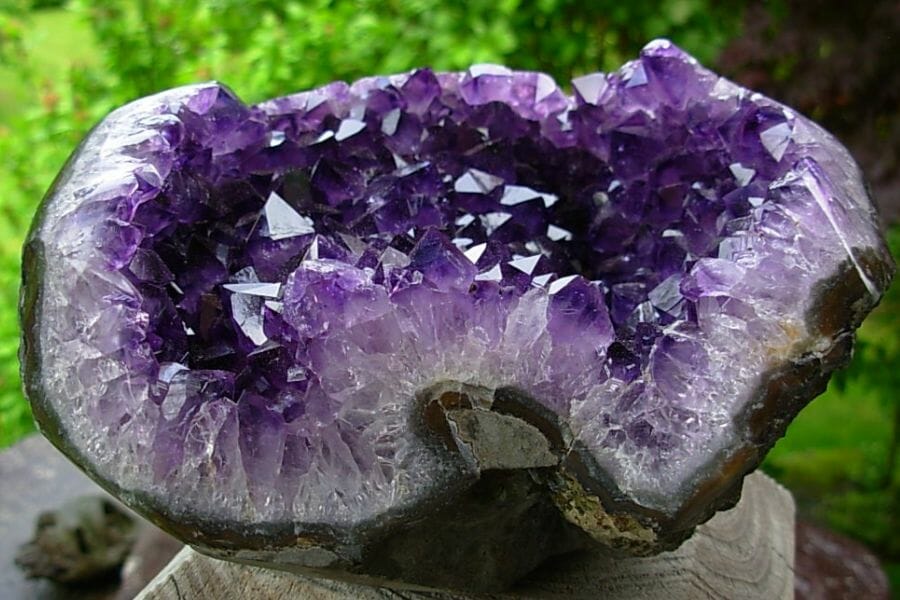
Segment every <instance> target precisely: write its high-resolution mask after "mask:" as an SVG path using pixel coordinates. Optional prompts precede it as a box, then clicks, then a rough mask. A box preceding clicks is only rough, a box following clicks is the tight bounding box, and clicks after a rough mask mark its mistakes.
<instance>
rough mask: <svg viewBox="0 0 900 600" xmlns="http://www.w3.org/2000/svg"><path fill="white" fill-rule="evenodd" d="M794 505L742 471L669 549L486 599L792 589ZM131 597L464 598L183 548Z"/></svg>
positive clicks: (672, 597) (736, 594) (764, 593)
mask: <svg viewBox="0 0 900 600" xmlns="http://www.w3.org/2000/svg"><path fill="white" fill-rule="evenodd" d="M793 562H794V503H793V499H792V498H791V495H790V494H789V493H788V492H787V491H786V490H785V489H784V488H782V487H781V486H779V485H778V484H777V483H775V482H774V481H772V480H771V479H770V478H768V477H767V476H765V475H763V474H761V473H755V474H753V475H751V476H750V477H748V478H747V480H746V482H745V484H744V493H743V498H742V499H741V502H740V503H739V504H738V505H737V506H736V507H735V508H734V509H732V510H730V511H727V512H723V513H719V514H718V515H716V516H715V517H714V518H713V519H711V520H710V521H709V522H708V523H706V524H705V525H702V526H701V527H700V528H698V531H697V533H696V534H695V535H694V536H693V537H692V538H691V539H690V540H688V541H687V542H686V543H685V544H684V545H682V546H681V548H679V549H678V550H676V551H675V552H668V553H665V554H662V555H659V556H656V557H653V558H634V559H625V560H611V559H609V558H605V557H602V556H598V555H593V554H582V555H573V556H566V557H560V558H558V559H556V560H554V561H553V562H552V563H551V564H548V565H546V566H545V567H543V568H541V569H539V570H538V571H536V572H535V573H534V574H533V575H532V576H531V577H530V578H529V579H528V580H527V581H524V582H523V583H522V584H521V585H520V586H519V587H518V588H517V589H515V590H513V591H510V592H508V593H505V594H500V595H491V596H482V598H492V599H498V600H499V599H512V598H545V599H552V600H563V599H576V600H588V599H594V598H604V599H609V600H613V599H615V600H626V599H628V600H632V599H633V600H638V599H641V600H654V599H660V600H687V599H690V600H696V599H701V598H722V599H728V600H742V599H747V600H751V599H752V600H758V599H760V598H765V599H790V598H793V597H794V572H793ZM138 598H140V600H228V599H232V598H233V599H243V598H253V599H254V600H282V599H284V600H288V599H291V600H293V599H301V598H302V599H305V600H351V599H352V600H379V599H390V598H395V599H405V600H420V599H431V600H464V599H465V598H469V596H460V595H457V594H453V593H451V592H428V593H423V592H412V591H408V590H391V589H387V588H375V587H367V586H362V585H357V584H349V583H343V582H337V581H330V580H325V579H313V578H309V577H301V576H295V575H290V574H286V573H281V572H278V571H269V570H265V569H260V568H255V567H249V566H244V565H238V564H234V563H229V562H223V561H219V560H215V559H212V558H208V557H206V556H203V555H201V554H199V553H197V552H195V551H193V550H191V549H189V548H185V549H184V550H182V551H181V553H180V554H178V555H177V556H176V557H175V559H173V560H172V562H171V563H169V565H168V567H166V568H165V569H163V571H162V572H160V574H159V575H158V576H157V577H156V578H155V579H154V580H153V581H152V582H150V584H149V585H148V586H147V588H145V590H144V592H143V593H142V594H141V595H140V596H138Z"/></svg>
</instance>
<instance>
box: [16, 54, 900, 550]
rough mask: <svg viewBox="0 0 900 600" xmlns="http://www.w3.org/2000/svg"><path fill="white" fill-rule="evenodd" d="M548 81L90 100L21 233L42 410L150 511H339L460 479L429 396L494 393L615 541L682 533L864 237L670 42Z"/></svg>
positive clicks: (313, 517) (658, 539)
mask: <svg viewBox="0 0 900 600" xmlns="http://www.w3.org/2000/svg"><path fill="white" fill-rule="evenodd" d="M573 88H574V95H573V96H571V97H569V96H566V95H565V94H564V93H563V92H562V91H560V90H559V88H558V87H557V86H556V84H555V83H554V82H553V81H552V79H550V78H549V77H548V76H546V75H544V74H538V73H524V72H514V71H510V70H508V69H506V68H504V67H499V66H495V65H479V66H474V67H472V68H471V69H469V70H468V71H466V72H462V73H432V72H431V71H429V70H417V71H413V72H411V73H408V74H403V75H397V76H392V77H373V78H368V79H363V80H360V81H358V82H356V83H354V84H353V85H350V86H348V85H346V84H344V83H332V84H329V85H327V86H325V87H323V88H320V89H317V90H313V91H310V92H304V93H300V94H296V95H292V96H286V97H283V98H277V99H274V100H271V101H267V102H263V103H261V104H259V105H256V106H251V107H247V106H245V105H244V104H242V103H241V102H240V101H239V100H238V99H237V98H235V96H234V95H233V94H232V93H231V92H230V91H229V90H228V89H227V88H225V87H223V86H221V85H219V84H204V85H198V86H191V87H186V88H179V89H176V90H171V91H168V92H164V93H162V94H159V95H156V96H152V97H149V98H145V99H142V100H139V101H137V102H135V103H133V104H130V105H128V106H126V107H123V108H122V109H120V110H118V111H116V112H114V113H113V114H111V115H110V116H109V117H107V119H105V120H104V121H103V122H102V123H101V124H100V125H99V127H98V128H97V130H96V131H95V132H94V133H92V134H91V136H90V137H89V138H88V140H87V142H86V143H85V144H84V145H83V146H82V147H81V149H80V150H79V151H78V153H77V154H76V155H75V157H74V158H73V160H72V162H70V164H69V166H68V167H67V169H66V171H65V172H64V173H63V175H62V176H61V178H60V180H59V181H58V182H57V184H56V186H55V188H54V190H53V191H52V192H51V194H50V195H49V197H48V200H47V202H46V203H45V204H44V206H43V208H42V211H41V214H40V217H39V220H38V221H37V222H36V225H35V229H34V231H33V233H32V236H31V238H30V241H29V246H28V248H27V255H28V256H30V259H29V260H30V261H37V263H38V266H37V267H35V269H34V270H33V271H31V272H27V273H26V284H25V295H24V305H25V306H24V310H25V313H26V314H25V325H26V333H25V336H26V337H25V341H26V347H25V358H26V363H25V376H26V381H27V385H28V390H29V394H30V396H31V398H32V401H33V402H34V403H35V412H36V414H37V416H38V420H39V421H40V422H41V425H42V427H43V428H44V429H45V431H47V432H48V434H49V435H50V436H51V437H53V438H54V439H55V440H56V441H57V443H58V444H60V445H61V446H63V447H65V448H66V449H67V451H68V452H70V453H71V454H74V455H77V456H79V457H81V458H80V460H82V462H84V463H86V464H87V465H88V469H89V470H90V471H91V472H92V473H93V474H94V475H95V476H96V477H98V478H99V479H100V480H102V481H104V482H106V484H107V485H109V486H112V487H114V488H116V489H118V490H120V493H121V494H122V495H123V496H124V497H125V498H139V499H140V502H139V504H142V509H143V510H144V511H145V512H149V513H151V514H155V515H162V517H158V518H163V519H168V520H169V521H171V522H185V523H186V522H193V521H197V522H199V523H208V524H209V523H211V524H213V525H209V529H208V531H207V533H208V532H209V531H213V530H216V527H219V525H215V524H216V523H240V524H241V526H242V527H246V528H248V529H247V531H249V530H250V529H252V527H253V526H254V525H255V524H258V525H259V526H260V527H262V526H263V525H264V524H271V523H287V524H292V525H291V526H292V527H293V528H294V531H295V533H297V534H300V533H302V532H303V531H311V530H318V529H317V528H321V527H327V528H331V530H333V531H351V532H352V531H355V528H359V527H363V525H365V524H370V523H372V522H377V521H378V520H379V519H382V518H384V515H390V514H394V513H395V512H396V513H397V514H406V513H408V512H409V511H412V513H414V512H415V510H416V507H418V506H426V505H427V504H428V502H430V501H431V500H430V499H433V498H435V497H438V496H440V495H441V494H443V493H445V490H447V489H456V488H455V486H457V485H458V484H459V482H460V481H469V480H471V479H472V478H473V477H474V478H475V479H477V478H478V474H479V467H478V464H477V459H478V456H475V459H476V461H475V463H472V462H471V461H469V462H466V461H463V460H462V459H460V458H459V456H460V455H458V454H455V453H453V452H450V453H449V454H448V450H447V449H446V448H445V447H444V446H442V445H441V444H439V443H436V442H435V439H436V438H435V436H436V434H434V432H431V431H430V430H429V429H428V427H425V428H424V429H423V428H422V427H420V426H419V425H417V423H419V421H420V419H421V416H420V415H421V413H422V410H423V402H426V403H427V398H426V400H423V393H425V392H424V391H426V390H429V389H434V386H435V385H444V384H446V385H450V386H451V387H453V386H456V387H455V388H453V389H457V390H458V393H459V394H460V395H462V396H466V397H472V398H475V397H478V394H477V393H475V392H471V391H469V392H466V391H465V390H474V389H478V390H486V391H485V392H484V394H483V396H484V398H482V399H481V404H478V402H475V401H474V400H472V404H473V406H472V407H468V409H471V410H483V411H492V410H499V409H496V407H495V406H494V405H496V406H500V402H499V400H497V398H499V396H497V394H499V393H500V391H502V390H513V391H514V394H513V395H517V397H519V398H521V399H523V400H522V402H525V400H524V399H528V402H529V403H531V404H530V405H533V406H532V407H531V408H530V409H529V411H531V413H533V414H544V413H545V412H546V413H547V414H549V415H552V419H551V420H553V421H554V422H555V423H556V424H555V425H554V427H555V428H556V430H558V432H559V433H558V435H559V436H560V440H561V441H558V443H557V445H556V446H555V448H554V451H555V452H557V455H558V457H559V461H560V463H559V464H560V465H561V467H560V469H561V472H562V471H565V470H566V469H568V471H567V472H571V473H574V474H575V475H573V476H575V477H576V478H577V479H578V481H579V484H578V485H580V486H581V487H580V488H579V489H581V490H582V492H584V490H587V492H584V493H587V494H589V495H594V496H595V497H596V498H599V499H600V501H601V502H602V503H603V505H602V506H601V510H606V511H609V512H613V513H622V514H628V515H630V516H631V517H633V518H634V519H635V521H634V522H635V523H636V524H637V525H636V526H637V527H639V528H641V529H642V531H643V532H644V533H643V534H642V536H643V537H641V536H639V538H640V539H639V540H638V541H637V542H634V543H633V544H631V542H629V544H625V545H630V546H634V547H636V548H637V551H648V549H650V550H652V549H657V550H658V549H662V548H664V547H666V546H667V544H669V543H670V542H668V541H667V540H671V539H675V538H678V537H679V536H681V537H683V533H682V532H685V531H688V530H689V528H690V527H691V526H692V525H694V524H696V523H697V522H698V521H699V520H700V519H702V518H705V517H706V516H708V515H709V513H710V510H712V509H713V508H715V506H719V505H721V504H722V502H724V501H725V500H722V498H725V497H726V496H727V491H728V490H729V489H731V488H733V485H734V482H735V481H737V482H738V483H739V481H740V478H741V476H742V475H743V474H744V473H745V472H746V471H747V470H748V469H751V468H753V467H754V466H755V465H756V464H758V461H759V460H760V458H761V455H762V453H764V451H765V449H766V448H767V447H768V445H770V444H771V443H772V441H773V440H774V439H775V438H776V437H777V436H778V435H780V434H781V433H782V432H783V429H784V427H785V426H786V423H787V421H789V420H790V418H792V416H793V415H794V414H795V413H796V411H797V410H799V408H800V407H801V406H802V405H803V403H805V402H806V401H808V400H809V399H810V398H811V397H812V396H814V395H815V394H816V393H818V391H819V390H820V388H821V386H822V385H824V382H825V381H826V380H827V376H828V374H829V373H830V371H831V370H833V369H834V368H835V367H836V366H838V365H839V364H840V363H841V361H842V360H843V358H844V357H845V356H846V355H847V353H848V352H849V343H850V339H851V336H850V333H849V332H852V330H853V328H854V327H855V326H856V325H858V323H859V321H860V320H861V318H862V316H864V315H865V313H866V312H867V311H868V310H869V309H870V308H871V307H872V306H873V305H874V304H875V302H877V300H878V298H879V297H880V295H881V293H882V291H883V290H884V288H885V287H886V285H887V281H888V279H889V277H890V272H891V270H892V266H891V261H890V258H889V256H888V254H887V252H886V250H885V247H884V244H883V241H882V239H881V237H880V235H879V233H878V226H877V221H876V217H875V215H874V212H873V209H872V206H871V204H870V202H869V200H868V198H867V196H866V193H865V191H864V189H863V186H862V183H861V179H860V175H859V172H858V170H857V167H856V166H855V164H854V163H853V161H852V159H851V158H850V157H849V156H848V155H847V153H846V151H845V150H844V149H843V148H842V147H841V146H840V145H839V144H838V143H837V142H836V141H835V140H834V139H833V138H831V137H830V136H829V135H828V134H827V133H825V132H824V131H822V130H821V129H820V128H818V127H817V126H816V125H814V124H813V123H811V122H810V121H808V120H807V119H805V118H803V117H801V116H799V115H797V114H795V113H794V112H793V111H791V110H790V109H788V108H786V107H784V106H782V105H780V104H778V103H776V102H774V101H772V100H769V99H767V98H764V97H762V96H760V95H758V94H754V93H751V92H749V91H747V90H744V89H742V88H739V87H737V86H736V85H734V84H732V83H730V82H728V81H726V80H724V79H721V78H718V77H717V76H715V75H714V74H712V73H711V72H709V71H706V70H705V69H703V68H701V67H700V66H699V65H698V64H697V63H696V61H695V60H694V59H692V58H691V57H689V56H687V55H686V54H684V53H683V52H681V51H680V50H678V49H677V48H675V47H674V46H672V45H671V44H670V43H668V42H665V41H658V42H654V43H651V44H650V45H648V46H647V47H646V48H645V49H644V50H643V51H642V53H641V56H640V58H639V59H638V60H636V61H634V62H631V63H628V64H626V65H625V66H624V67H623V68H622V69H620V70H619V71H618V72H616V73H613V74H610V75H604V74H593V75H588V76H585V77H581V78H578V79H576V80H575V81H573ZM28 256H27V258H28ZM810 365H811V366H810ZM792 376H796V381H794V380H792V379H791V377H792ZM442 389H443V388H442ZM504 393H505V392H504ZM492 395H493V396H492ZM426 396H427V394H426ZM442 397H443V396H442ZM492 397H493V398H494V400H491V398H492ZM504 397H505V396H504ZM485 398H486V399H485ZM470 400H471V398H470ZM467 402H468V400H467ZM492 403H493V404H492ZM456 406H457V405H454V407H456ZM492 407H493V408H492ZM444 409H446V410H448V411H449V412H447V414H448V415H449V414H451V413H452V411H453V410H459V408H458V407H456V408H453V407H451V408H448V407H447V406H445V407H444ZM442 410H443V409H442ZM426 413H427V410H426ZM453 414H455V413H453ZM542 418H543V417H542ZM527 420H528V419H526V421H527ZM534 423H536V421H532V424H534ZM535 426H536V425H535ZM529 427H531V425H529ZM451 430H452V431H456V429H452V428H451ZM529 431H530V430H529ZM548 439H549V438H548ZM460 448H461V450H460V452H463V454H465V452H466V450H465V449H464V448H462V446H460ZM473 452H474V451H473ZM476 454H477V453H476ZM573 459H577V461H578V462H579V464H581V465H582V466H583V468H581V469H580V470H579V469H576V468H575V467H574V466H573V465H572V464H571V460H573ZM585 465H586V466H585ZM709 482H714V483H713V485H712V489H713V490H714V492H713V493H711V494H708V495H707V496H698V495H697V494H698V491H699V490H701V489H703V486H704V485H706V484H708V483H709ZM704 493H706V492H704ZM698 498H700V499H699V500H698ZM697 503H700V504H701V505H702V506H701V507H700V508H697ZM604 506H605V508H603V507H604ZM704 507H706V508H704ZM559 510H560V511H561V513H562V514H563V515H565V517H566V519H568V520H569V521H571V522H573V523H574V522H576V521H575V520H573V519H574V517H572V515H570V514H569V513H567V512H566V509H565V508H564V507H562V506H560V507H559ZM412 513H410V514H412ZM398 518H399V517H398ZM366 526H368V525H366ZM173 527H174V526H171V525H170V529H171V528H173ZM200 529H201V531H203V526H201V527H200ZM242 531H244V530H242ZM619 533H620V534H622V535H623V536H624V534H623V533H622V532H619ZM204 535H205V534H204V533H201V534H199V537H197V536H195V537H194V538H192V539H193V541H195V542H198V543H201V542H202V543H205V544H207V545H209V546H212V547H216V546H217V543H216V542H215V541H210V540H209V539H205V538H204ZM210 535H211V537H210V539H212V538H214V536H213V535H212V534H210ZM242 535H243V534H242ZM246 535H247V536H250V537H252V536H251V534H246ZM591 535H594V537H595V538H597V539H598V541H606V542H609V540H604V539H601V538H602V536H599V537H598V535H595V534H593V533H591ZM182 537H188V538H190V535H188V534H183V535H182ZM339 537H340V536H339ZM612 537H615V536H612ZM624 537H627V536H624ZM631 541H632V542H633V541H634V540H631ZM237 546H240V544H237ZM268 559H271V557H269V558H268ZM348 560H349V559H348ZM300 562H301V563H302V562H303V561H300Z"/></svg>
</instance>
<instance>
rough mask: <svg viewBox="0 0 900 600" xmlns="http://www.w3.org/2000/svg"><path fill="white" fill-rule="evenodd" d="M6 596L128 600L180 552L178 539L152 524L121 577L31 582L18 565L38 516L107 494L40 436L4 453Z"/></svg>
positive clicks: (0, 468) (16, 599) (1, 580)
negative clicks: (78, 499)
mask: <svg viewBox="0 0 900 600" xmlns="http://www.w3.org/2000/svg"><path fill="white" fill-rule="evenodd" d="M0 482H3V483H2V485H0V590H2V592H0V597H2V598H3V599H4V600H128V599H129V598H133V597H134V596H135V595H136V594H137V592H139V591H140V590H141V589H142V588H143V587H144V586H145V585H146V584H147V582H148V581H149V580H150V579H152V578H153V576H154V575H156V573H158V572H159V570H160V569H161V568H162V567H163V566H165V563H166V562H168V560H169V559H171V557H172V556H173V555H174V554H175V553H176V552H177V551H178V550H179V547H180V545H179V544H177V543H176V542H175V540H174V539H173V538H171V537H170V536H168V535H166V534H164V533H163V532H162V531H160V530H159V529H157V528H156V527H153V526H151V525H149V524H146V523H143V524H142V525H141V527H140V533H139V536H138V541H137V544H136V546H135V549H134V551H133V552H132V553H131V554H130V555H129V557H128V559H127V560H126V562H125V567H124V568H123V572H122V574H121V578H119V577H116V576H115V574H114V575H113V576H112V577H109V578H108V579H100V580H96V581H92V582H90V583H86V584H81V585H61V584H57V583H53V582H52V581H49V580H47V579H27V578H26V577H25V574H24V573H23V572H22V570H21V569H20V568H19V567H17V566H16V564H15V556H16V554H17V553H18V552H19V549H20V548H21V547H22V545H23V544H25V543H26V542H27V541H28V540H29V538H30V537H31V536H32V535H33V534H34V529H35V522H36V520H37V519H38V515H39V514H41V513H43V512H47V511H53V510H56V509H58V508H59V507H60V506H62V505H63V504H66V503H67V502H69V501H71V500H72V499H74V498H76V497H79V496H83V495H103V497H104V498H105V500H106V501H107V502H115V501H114V500H113V498H111V497H110V496H108V495H105V494H104V493H103V491H102V490H101V489H100V488H99V487H98V486H97V484H96V483H94V482H93V481H91V480H90V479H89V478H88V477H86V476H85V475H84V473H82V472H81V471H79V470H78V469H77V468H76V467H75V466H74V465H72V464H71V463H70V462H69V461H67V460H66V459H65V458H64V457H63V456H62V455H61V454H60V453H59V452H57V451H56V449H55V448H53V446H51V445H50V444H49V443H48V442H47V440H45V439H44V438H42V437H41V436H39V435H32V436H29V437H27V438H25V439H24V440H22V441H20V442H18V443H17V444H15V445H13V446H11V447H9V448H5V449H3V450H2V451H0Z"/></svg>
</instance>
